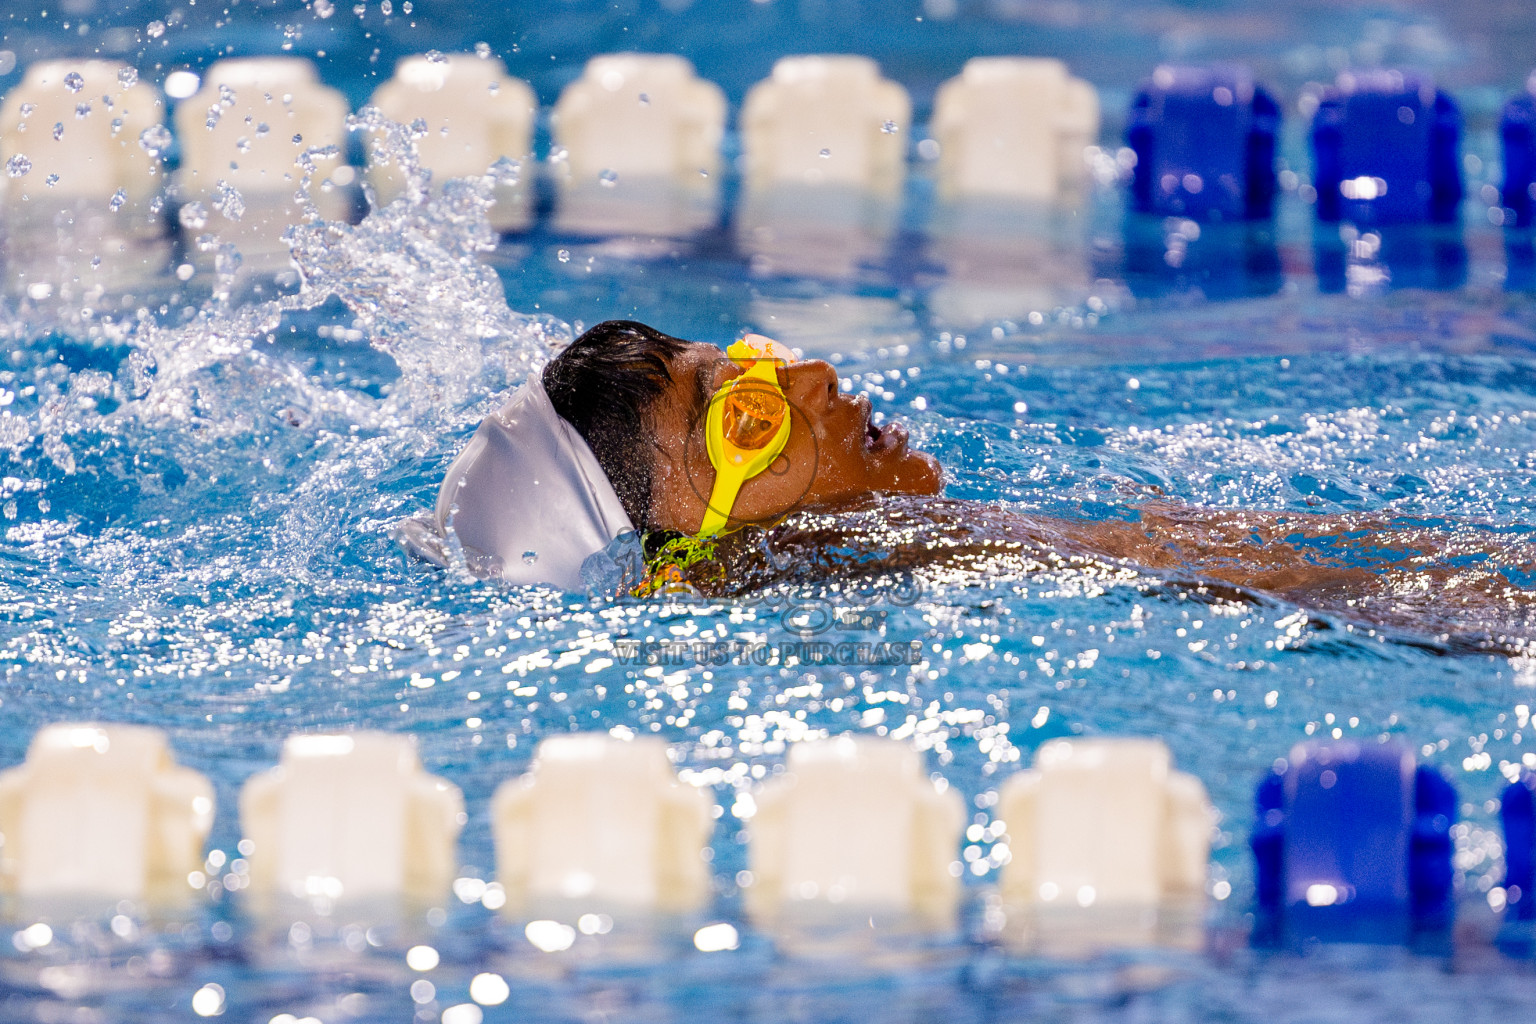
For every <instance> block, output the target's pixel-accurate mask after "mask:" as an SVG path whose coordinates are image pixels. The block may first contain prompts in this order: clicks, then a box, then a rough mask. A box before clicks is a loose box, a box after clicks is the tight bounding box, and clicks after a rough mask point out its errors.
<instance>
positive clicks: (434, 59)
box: [425, 50, 448, 64]
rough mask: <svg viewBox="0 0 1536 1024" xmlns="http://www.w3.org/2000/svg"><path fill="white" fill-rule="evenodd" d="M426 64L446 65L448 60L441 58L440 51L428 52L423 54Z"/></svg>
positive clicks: (441, 52)
mask: <svg viewBox="0 0 1536 1024" xmlns="http://www.w3.org/2000/svg"><path fill="white" fill-rule="evenodd" d="M425 56H426V58H427V63H428V64H447V63H448V58H447V57H445V56H443V51H442V50H428V51H427V52H426V54H425Z"/></svg>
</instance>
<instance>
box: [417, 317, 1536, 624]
mask: <svg viewBox="0 0 1536 1024" xmlns="http://www.w3.org/2000/svg"><path fill="white" fill-rule="evenodd" d="M870 414H871V409H870V403H869V399H868V398H867V397H864V396H862V395H860V396H854V395H849V394H845V393H843V392H842V391H840V389H839V387H838V378H837V374H836V372H835V370H834V369H833V368H832V367H831V366H830V365H829V364H827V363H825V362H822V361H820V360H811V359H808V360H798V359H795V358H794V357H793V355H792V354H791V353H789V351H788V350H787V349H785V348H784V347H783V346H780V345H778V344H777V343H775V342H772V341H770V340H769V339H766V338H762V337H761V336H758V335H751V336H749V337H748V338H747V339H745V340H744V341H741V342H737V343H736V344H735V345H733V346H731V348H730V350H729V351H722V350H721V349H719V348H717V347H715V346H714V345H708V344H702V343H698V342H688V341H684V340H682V339H679V338H674V337H671V336H669V335H666V334H662V333H661V332H659V331H657V330H655V329H653V328H651V327H648V326H646V325H644V324H641V323H636V322H633V321H608V322H605V323H601V324H598V325H597V326H595V327H593V328H592V329H591V330H589V331H587V332H586V333H585V334H583V335H582V336H581V337H580V338H577V339H576V341H574V342H573V343H572V344H571V345H570V346H568V347H567V348H566V349H564V350H563V351H562V352H561V353H560V354H559V355H558V356H556V357H555V359H553V360H552V361H551V362H550V363H549V364H548V365H547V366H546V367H545V368H544V371H543V374H542V375H541V378H540V379H538V380H534V381H531V382H530V383H529V384H528V385H525V387H524V388H523V389H521V390H520V391H519V392H518V394H517V395H515V396H514V397H513V399H512V400H511V401H510V402H509V403H508V404H507V406H505V407H503V408H502V409H501V410H499V411H498V412H497V413H494V414H492V415H491V416H489V417H487V418H486V420H485V422H484V423H483V424H482V425H481V427H480V429H479V430H478V431H477V432H476V435H475V437H474V439H473V440H472V441H471V442H470V444H469V446H468V447H467V448H466V449H465V451H464V452H463V453H462V454H461V455H460V456H459V457H458V459H456V460H455V462H454V463H453V465H452V466H451V467H450V468H449V471H448V474H447V476H446V478H445V480H444V483H443V487H442V489H441V491H440V493H439V497H438V502H437V507H436V510H435V513H434V515H433V516H432V517H430V519H429V520H412V521H409V522H408V523H407V524H405V527H404V529H402V531H401V532H402V536H403V539H404V540H405V541H406V543H407V545H408V546H409V547H411V548H412V549H413V550H414V551H416V552H417V553H418V554H421V555H423V556H425V557H427V558H430V559H431V560H433V561H436V562H439V563H446V562H447V561H448V560H449V556H450V550H449V549H450V547H451V545H452V544H453V541H452V540H450V539H449V538H453V540H456V541H457V544H458V545H459V547H460V548H461V550H462V552H463V557H464V560H465V564H466V565H467V566H468V568H469V569H470V570H471V571H472V572H474V573H476V574H477V575H480V576H485V577H493V578H494V577H500V578H502V579H505V580H508V581H510V582H515V583H549V584H553V585H555V586H560V587H563V588H565V589H568V590H582V589H588V588H589V587H590V585H591V580H592V579H593V578H594V577H593V570H594V564H600V563H602V562H603V561H604V560H605V559H606V558H607V557H608V556H607V554H606V553H607V552H608V551H610V550H611V549H612V542H614V540H615V539H616V538H620V537H623V536H624V535H625V534H627V533H630V532H633V533H635V534H637V535H638V536H639V537H641V538H644V543H645V554H646V556H647V567H646V569H645V570H644V571H643V572H642V573H640V576H641V577H642V578H641V579H638V580H634V579H631V580H629V581H628V582H627V583H626V589H631V590H633V591H635V592H638V593H650V592H654V591H655V590H656V589H659V588H661V587H688V588H692V589H696V590H698V591H701V592H703V593H706V594H711V595H729V594H733V593H742V592H745V591H748V590H751V589H754V588H757V587H761V586H763V585H766V584H769V583H772V582H778V581H812V580H818V579H830V578H837V577H846V576H853V575H869V574H875V573H881V572H923V571H942V572H944V573H945V574H946V576H950V577H953V576H954V574H955V573H962V574H963V573H973V574H976V575H978V576H980V575H984V576H987V577H996V576H1000V575H1002V576H1017V575H1022V574H1027V573H1036V572H1041V571H1046V570H1075V571H1081V572H1087V573H1091V574H1095V575H1098V576H1100V577H1102V578H1105V579H1111V578H1116V577H1128V576H1134V575H1135V571H1143V572H1149V573H1152V574H1154V575H1156V576H1160V577H1163V578H1167V579H1171V580H1176V581H1180V582H1183V583H1186V584H1188V585H1190V586H1192V587H1194V588H1197V589H1198V590H1200V591H1202V592H1207V593H1209V592H1211V591H1212V589H1213V588H1214V589H1215V590H1216V591H1218V592H1221V593H1224V594H1226V595H1227V596H1236V597H1238V598H1245V599H1249V600H1251V599H1252V595H1253V594H1254V593H1265V594H1270V595H1274V596H1277V597H1280V598H1282V599H1285V600H1287V601H1291V602H1295V603H1297V604H1299V605H1301V606H1303V607H1306V608H1309V609H1314V610H1320V611H1326V612H1333V613H1337V614H1339V615H1341V616H1343V617H1345V618H1349V619H1354V620H1358V621H1363V622H1369V623H1374V624H1379V625H1383V626H1388V627H1392V628H1397V629H1403V630H1407V631H1409V632H1410V633H1412V634H1415V635H1416V636H1418V637H1422V638H1424V639H1425V640H1429V641H1432V642H1434V643H1437V644H1441V645H1449V646H1450V647H1453V648H1467V647H1471V648H1473V649H1489V648H1497V649H1505V650H1519V649H1523V648H1524V646H1525V645H1524V642H1523V638H1524V637H1526V636H1528V635H1530V632H1531V626H1532V625H1536V623H1533V622H1532V613H1533V611H1536V592H1533V591H1531V590H1529V589H1526V588H1524V587H1522V586H1519V585H1517V584H1516V583H1514V582H1512V581H1511V580H1510V579H1509V578H1507V577H1506V575H1505V574H1504V573H1503V572H1501V571H1500V569H1501V567H1512V568H1519V567H1524V569H1523V570H1521V574H1522V575H1523V572H1524V571H1529V569H1530V567H1532V566H1536V545H1533V544H1532V543H1531V542H1530V541H1529V540H1525V539H1522V538H1519V537H1514V536H1511V535H1509V534H1506V533H1498V532H1495V531H1493V530H1491V529H1489V528H1485V527H1479V526H1476V525H1473V524H1460V525H1458V526H1455V527H1450V528H1448V527H1447V526H1446V525H1444V524H1443V522H1437V523H1423V522H1416V521H1413V520H1411V519H1407V518H1404V517H1399V516H1391V515H1383V514H1365V513H1362V514H1358V515H1355V514H1351V515H1330V516H1318V515H1298V514H1295V513H1285V512H1259V511H1253V512H1248V511H1237V510H1226V509H1201V508H1197V507H1191V506H1187V505H1183V504H1180V503H1177V502H1173V501H1168V500H1165V499H1160V498H1154V499H1151V500H1145V501H1139V502H1137V503H1135V504H1134V505H1132V506H1131V508H1130V509H1129V510H1128V511H1129V512H1130V515H1129V516H1128V517H1127V518H1125V519H1114V520H1108V521H1088V520H1072V519H1061V518H1048V517H1043V516H1035V515H1028V514H1024V513H1019V512H1016V511H1012V510H1008V509H1003V508H999V507H996V506H991V505H987V504H984V503H980V502H971V501H959V500H955V499H946V498H943V497H941V496H940V492H941V490H942V488H943V478H942V474H941V471H940V468H939V464H938V462H937V460H935V459H934V458H933V456H931V455H929V454H927V453H925V452H922V451H918V450H916V449H914V448H912V447H911V446H910V444H909V443H908V436H907V431H906V429H905V427H903V426H902V425H901V424H899V423H887V424H885V425H883V426H880V427H876V426H874V425H873V424H872V423H871V421H870Z"/></svg>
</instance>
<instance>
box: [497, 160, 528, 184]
mask: <svg viewBox="0 0 1536 1024" xmlns="http://www.w3.org/2000/svg"><path fill="white" fill-rule="evenodd" d="M522 175H523V165H522V164H520V163H518V162H517V161H516V160H513V159H512V158H511V157H508V156H504V157H502V158H501V159H499V160H497V161H496V162H495V163H493V164H491V170H490V176H491V180H492V181H493V182H495V183H496V184H498V185H516V184H517V183H518V181H519V180H520V179H521V178H522Z"/></svg>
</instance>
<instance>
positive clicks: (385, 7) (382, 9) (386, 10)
mask: <svg viewBox="0 0 1536 1024" xmlns="http://www.w3.org/2000/svg"><path fill="white" fill-rule="evenodd" d="M379 13H380V14H382V15H384V17H386V18H387V17H389V16H390V15H391V14H394V13H395V5H394V4H393V3H391V2H390V0H379Z"/></svg>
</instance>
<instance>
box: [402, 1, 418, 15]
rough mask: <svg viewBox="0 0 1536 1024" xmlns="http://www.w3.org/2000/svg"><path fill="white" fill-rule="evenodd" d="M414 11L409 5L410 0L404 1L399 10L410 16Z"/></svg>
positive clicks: (410, 4) (413, 7)
mask: <svg viewBox="0 0 1536 1024" xmlns="http://www.w3.org/2000/svg"><path fill="white" fill-rule="evenodd" d="M415 9H416V7H415V5H414V4H412V3H411V0H405V3H403V4H401V5H400V10H402V11H404V12H405V13H406V14H410V13H411V12H412V11H414V10H415Z"/></svg>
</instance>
